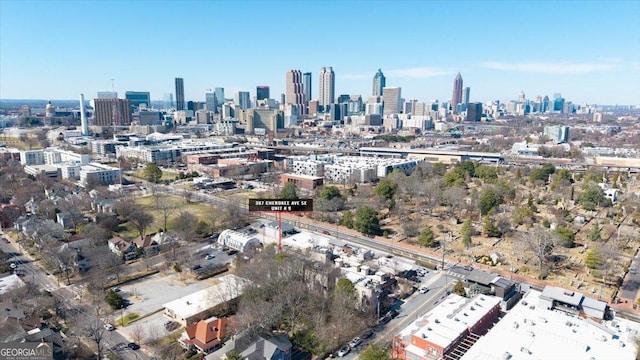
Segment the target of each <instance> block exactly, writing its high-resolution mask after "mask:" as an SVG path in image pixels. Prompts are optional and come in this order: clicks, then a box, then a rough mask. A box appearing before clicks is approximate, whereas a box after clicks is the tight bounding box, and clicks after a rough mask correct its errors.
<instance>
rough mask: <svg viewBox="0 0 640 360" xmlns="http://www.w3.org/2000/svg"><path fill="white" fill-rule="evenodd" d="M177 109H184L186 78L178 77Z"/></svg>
mask: <svg viewBox="0 0 640 360" xmlns="http://www.w3.org/2000/svg"><path fill="white" fill-rule="evenodd" d="M176 110H184V80H183V79H182V78H176Z"/></svg>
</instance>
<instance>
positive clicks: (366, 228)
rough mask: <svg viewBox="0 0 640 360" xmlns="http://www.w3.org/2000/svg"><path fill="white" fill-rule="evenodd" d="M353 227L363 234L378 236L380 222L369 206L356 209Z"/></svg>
mask: <svg viewBox="0 0 640 360" xmlns="http://www.w3.org/2000/svg"><path fill="white" fill-rule="evenodd" d="M353 227H354V228H355V229H356V230H358V231H360V232H361V233H363V234H369V235H380V220H378V214H377V212H376V211H375V210H374V209H373V208H372V207H369V206H362V207H360V208H358V210H357V211H356V217H355V219H354V221H353Z"/></svg>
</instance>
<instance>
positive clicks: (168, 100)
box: [162, 94, 173, 109]
mask: <svg viewBox="0 0 640 360" xmlns="http://www.w3.org/2000/svg"><path fill="white" fill-rule="evenodd" d="M162 100H163V104H162V105H163V106H162V107H164V108H165V109H171V108H173V94H164V96H163V97H162Z"/></svg>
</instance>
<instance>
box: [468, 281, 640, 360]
mask: <svg viewBox="0 0 640 360" xmlns="http://www.w3.org/2000/svg"><path fill="white" fill-rule="evenodd" d="M541 294H542V293H541V292H540V291H536V290H530V291H529V292H528V293H527V294H526V295H525V296H524V297H523V299H522V300H520V302H519V303H518V304H517V305H516V306H514V307H513V309H511V310H510V311H509V312H508V313H507V315H505V317H504V318H503V319H502V320H500V322H498V323H497V324H496V325H495V326H494V327H493V328H492V329H491V330H490V331H489V333H488V334H487V335H485V336H483V337H481V338H480V339H479V340H478V341H477V342H476V343H475V345H474V346H472V347H471V349H469V351H468V352H467V353H466V354H465V355H464V356H463V357H462V358H461V360H490V359H491V360H493V359H507V358H509V359H512V360H517V359H537V360H538V359H539V360H544V359H549V360H556V359H572V360H581V359H584V360H592V359H616V360H624V359H629V360H631V359H635V356H636V355H635V354H636V346H635V342H634V338H635V337H636V336H637V335H638V330H639V329H640V324H639V323H636V322H631V321H629V320H626V319H615V320H613V321H605V322H603V323H602V324H601V325H598V326H596V324H597V323H595V322H593V321H589V320H585V319H582V318H579V317H576V316H572V315H568V314H567V313H565V312H561V311H554V310H547V309H545V308H543V307H540V306H538V304H539V301H540V296H541ZM612 334H613V335H612Z"/></svg>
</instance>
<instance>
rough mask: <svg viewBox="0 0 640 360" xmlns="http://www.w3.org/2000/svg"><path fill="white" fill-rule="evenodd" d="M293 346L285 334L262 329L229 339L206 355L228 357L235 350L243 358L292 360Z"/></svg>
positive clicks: (211, 359)
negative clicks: (222, 345)
mask: <svg viewBox="0 0 640 360" xmlns="http://www.w3.org/2000/svg"><path fill="white" fill-rule="evenodd" d="M292 348H293V346H292V345H291V341H289V338H288V337H287V335H285V334H273V333H270V332H268V331H262V332H261V333H259V334H257V335H253V336H250V335H247V334H241V335H238V336H236V337H234V338H233V339H231V340H229V341H228V342H227V343H226V344H225V346H224V347H223V348H222V349H220V350H218V351H216V352H214V353H211V354H209V355H207V356H206V357H205V359H207V360H213V359H226V358H227V354H229V353H230V352H231V351H235V352H237V353H238V354H240V356H241V357H242V358H243V359H250V360H254V359H255V360H263V359H264V360H291V352H292V351H291V350H292Z"/></svg>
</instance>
